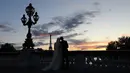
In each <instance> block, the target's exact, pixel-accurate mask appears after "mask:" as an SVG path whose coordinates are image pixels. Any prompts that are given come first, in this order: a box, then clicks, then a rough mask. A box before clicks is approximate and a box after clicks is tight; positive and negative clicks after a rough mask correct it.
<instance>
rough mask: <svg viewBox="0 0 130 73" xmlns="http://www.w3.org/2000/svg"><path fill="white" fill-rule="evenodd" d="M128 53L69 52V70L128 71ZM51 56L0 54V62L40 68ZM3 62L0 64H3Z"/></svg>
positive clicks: (44, 52)
mask: <svg viewBox="0 0 130 73" xmlns="http://www.w3.org/2000/svg"><path fill="white" fill-rule="evenodd" d="M129 53H130V51H69V54H68V56H69V57H68V58H69V66H70V68H78V69H80V68H82V69H83V68H95V67H98V68H108V67H109V68H129V69H130V57H129ZM52 56H53V51H42V52H35V51H31V52H30V54H28V52H24V53H23V52H14V53H0V60H2V59H4V60H12V59H15V60H16V61H17V62H16V63H17V64H18V63H21V65H23V64H24V63H26V64H28V65H32V64H33V65H34V66H35V65H37V67H38V66H39V68H42V67H44V66H46V65H48V64H49V63H50V62H51V59H52ZM6 58H7V59H6ZM4 60H3V61H1V62H4ZM13 61H14V60H12V62H11V61H9V62H10V63H13ZM29 63H30V64H29ZM65 63H66V62H65ZM5 64H6V63H5Z"/></svg>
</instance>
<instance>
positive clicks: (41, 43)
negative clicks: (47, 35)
mask: <svg viewBox="0 0 130 73" xmlns="http://www.w3.org/2000/svg"><path fill="white" fill-rule="evenodd" d="M34 44H35V47H36V46H41V45H48V44H49V43H43V42H34Z"/></svg>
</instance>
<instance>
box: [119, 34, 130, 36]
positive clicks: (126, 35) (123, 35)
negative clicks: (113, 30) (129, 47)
mask: <svg viewBox="0 0 130 73" xmlns="http://www.w3.org/2000/svg"><path fill="white" fill-rule="evenodd" d="M121 36H130V34H121Z"/></svg>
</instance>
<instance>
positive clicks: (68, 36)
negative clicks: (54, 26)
mask: <svg viewBox="0 0 130 73" xmlns="http://www.w3.org/2000/svg"><path fill="white" fill-rule="evenodd" d="M78 35H82V34H78V33H72V34H69V35H66V36H63V37H64V38H71V37H75V36H78Z"/></svg>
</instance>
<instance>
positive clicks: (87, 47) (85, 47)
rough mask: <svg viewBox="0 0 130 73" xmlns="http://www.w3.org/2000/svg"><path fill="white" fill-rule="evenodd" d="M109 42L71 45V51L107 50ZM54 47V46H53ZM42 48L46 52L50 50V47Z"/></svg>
mask: <svg viewBox="0 0 130 73" xmlns="http://www.w3.org/2000/svg"><path fill="white" fill-rule="evenodd" d="M108 42H109V41H93V42H85V43H80V44H78V45H75V44H72V43H71V44H69V48H68V50H69V51H72V50H73V51H74V50H82V51H85V50H106V46H107V44H108ZM53 47H54V46H53ZM40 48H43V49H44V50H45V49H46V50H47V49H48V48H49V45H44V46H40Z"/></svg>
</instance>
